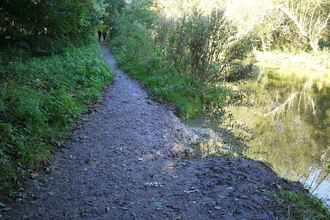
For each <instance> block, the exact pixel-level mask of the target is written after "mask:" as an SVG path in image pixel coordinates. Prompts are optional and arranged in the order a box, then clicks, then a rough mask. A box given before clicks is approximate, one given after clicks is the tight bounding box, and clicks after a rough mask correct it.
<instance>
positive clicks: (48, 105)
mask: <svg viewBox="0 0 330 220" xmlns="http://www.w3.org/2000/svg"><path fill="white" fill-rule="evenodd" d="M113 76H114V74H113V73H112V72H111V71H110V70H109V69H108V67H107V65H106V64H105V62H104V60H103V57H102V53H101V50H100V47H99V45H98V43H97V41H96V40H93V41H92V43H90V44H89V45H87V46H83V47H80V48H69V49H67V51H66V52H64V53H62V54H59V55H54V56H51V57H44V58H29V59H26V60H21V61H15V62H11V63H9V64H8V65H7V66H1V67H0V79H1V81H0V134H1V135H0V167H1V169H0V182H1V185H0V190H7V189H9V188H11V187H12V186H13V181H14V182H16V183H19V182H20V178H21V177H22V176H24V175H28V173H27V170H28V169H29V168H30V167H35V166H37V165H38V164H40V163H41V162H44V160H45V159H46V157H47V156H48V155H49V154H50V150H51V149H52V148H53V147H54V144H56V143H59V141H61V139H62V138H63V137H65V135H66V133H67V128H68V127H69V126H71V125H73V124H74V122H75V120H76V119H77V118H78V117H79V116H80V114H81V113H82V112H84V111H86V110H87V104H88V103H90V102H94V101H96V100H98V99H99V97H100V94H101V93H100V91H101V89H102V87H103V86H105V85H108V84H109V83H110V82H111V81H112V79H113Z"/></svg>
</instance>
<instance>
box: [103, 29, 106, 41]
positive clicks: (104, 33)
mask: <svg viewBox="0 0 330 220" xmlns="http://www.w3.org/2000/svg"><path fill="white" fill-rule="evenodd" d="M106 37H107V32H106V31H105V30H104V31H103V41H105V38H106Z"/></svg>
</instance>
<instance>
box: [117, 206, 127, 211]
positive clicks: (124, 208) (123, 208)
mask: <svg viewBox="0 0 330 220" xmlns="http://www.w3.org/2000/svg"><path fill="white" fill-rule="evenodd" d="M118 208H120V209H122V210H125V211H126V210H128V208H126V207H122V206H119V207H118Z"/></svg>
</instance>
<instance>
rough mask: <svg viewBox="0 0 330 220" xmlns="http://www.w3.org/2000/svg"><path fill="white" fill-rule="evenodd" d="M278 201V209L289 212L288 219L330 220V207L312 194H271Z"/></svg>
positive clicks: (282, 191)
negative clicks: (284, 209)
mask: <svg viewBox="0 0 330 220" xmlns="http://www.w3.org/2000/svg"><path fill="white" fill-rule="evenodd" d="M271 196H272V197H274V198H276V199H277V201H278V207H285V208H286V209H287V210H288V211H287V213H286V215H287V217H286V219H315V220H316V219H318V220H321V219H324V220H325V219H329V216H330V213H329V207H327V206H325V205H324V204H323V203H322V201H320V200H319V199H317V198H316V197H315V196H312V195H310V194H306V193H301V192H293V191H287V190H280V191H279V192H278V193H276V194H271Z"/></svg>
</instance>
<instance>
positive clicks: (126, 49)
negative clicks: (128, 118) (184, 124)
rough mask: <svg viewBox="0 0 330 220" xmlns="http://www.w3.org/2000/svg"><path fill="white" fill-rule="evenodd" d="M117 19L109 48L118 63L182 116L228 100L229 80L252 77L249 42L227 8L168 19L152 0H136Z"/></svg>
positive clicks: (188, 115)
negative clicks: (117, 26) (239, 34)
mask: <svg viewBox="0 0 330 220" xmlns="http://www.w3.org/2000/svg"><path fill="white" fill-rule="evenodd" d="M118 23H119V24H120V30H119V32H118V35H117V36H116V37H115V38H114V39H112V41H111V48H112V52H113V53H114V54H115V56H116V58H117V60H118V64H119V65H120V67H121V68H122V69H124V70H126V71H127V72H128V73H130V74H132V75H133V76H134V77H136V78H138V79H139V80H141V81H142V82H143V83H145V84H146V85H147V86H148V87H149V88H150V91H151V92H152V93H153V95H154V97H155V98H157V99H158V100H160V101H165V100H168V101H171V102H173V103H175V105H176V106H177V107H178V110H179V113H180V115H181V116H182V117H190V116H193V115H194V114H196V113H197V112H199V111H201V110H202V109H203V107H206V106H207V107H209V106H219V105H221V104H223V103H225V102H226V101H227V100H228V98H230V97H231V96H232V92H231V90H229V89H227V88H226V87H225V83H226V82H228V81H238V80H241V79H245V78H247V77H250V76H251V72H252V67H253V66H252V64H253V62H254V59H253V57H252V53H250V52H251V51H252V46H251V43H250V42H251V41H250V40H249V38H244V39H242V38H239V37H237V36H236V28H235V27H234V26H233V25H231V23H230V22H229V21H227V20H226V18H225V16H224V12H223V11H217V10H215V11H214V12H213V13H212V14H211V15H208V16H206V15H204V14H203V13H201V12H199V11H198V10H194V11H193V12H192V13H191V14H186V15H183V16H182V17H180V18H179V19H167V18H163V17H161V16H159V15H158V14H156V13H155V12H154V11H150V2H149V1H147V0H146V1H132V2H131V3H129V4H127V5H126V7H125V8H124V9H123V10H122V13H121V16H120V17H119V22H118Z"/></svg>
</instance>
